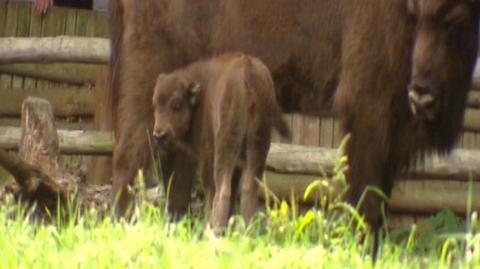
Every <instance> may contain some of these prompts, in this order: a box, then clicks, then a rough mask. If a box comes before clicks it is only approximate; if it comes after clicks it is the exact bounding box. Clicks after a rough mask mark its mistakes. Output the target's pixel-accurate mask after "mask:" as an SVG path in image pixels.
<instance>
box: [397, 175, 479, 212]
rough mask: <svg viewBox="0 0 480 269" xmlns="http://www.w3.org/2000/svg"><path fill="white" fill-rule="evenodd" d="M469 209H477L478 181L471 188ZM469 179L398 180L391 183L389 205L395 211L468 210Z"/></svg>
mask: <svg viewBox="0 0 480 269" xmlns="http://www.w3.org/2000/svg"><path fill="white" fill-rule="evenodd" d="M471 191H472V193H473V195H472V198H473V199H472V205H471V206H472V210H474V211H478V210H480V195H478V194H480V183H479V182H474V183H473V184H472V189H471ZM468 192H469V183H468V182H458V181H445V180H425V181H409V180H402V181H397V182H395V184H394V187H393V192H392V197H391V198H390V205H389V207H390V209H391V210H393V211H396V212H436V211H439V210H441V209H443V208H449V209H451V210H452V211H454V212H456V213H465V212H466V211H467V197H468Z"/></svg>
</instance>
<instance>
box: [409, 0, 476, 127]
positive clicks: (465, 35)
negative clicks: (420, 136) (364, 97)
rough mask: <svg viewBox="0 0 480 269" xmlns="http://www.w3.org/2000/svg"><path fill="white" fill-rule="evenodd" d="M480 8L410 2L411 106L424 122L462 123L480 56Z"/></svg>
mask: <svg viewBox="0 0 480 269" xmlns="http://www.w3.org/2000/svg"><path fill="white" fill-rule="evenodd" d="M478 2H479V1H478V0H407V3H408V11H409V13H410V15H411V16H412V19H413V20H414V23H415V26H416V32H415V38H414V44H413V59H412V74H411V81H410V84H409V86H408V101H409V105H410V109H411V112H412V113H413V115H414V117H415V118H417V119H419V120H420V121H424V122H437V123H438V122H442V121H444V120H445V119H443V118H444V117H447V118H448V117H450V118H451V119H450V120H448V121H452V122H454V121H461V118H462V117H463V108H464V106H465V101H466V97H467V93H468V90H469V88H470V84H471V77H472V72H473V68H474V65H475V61H476V55H477V46H478V44H477V43H478V13H479V11H478V9H479V7H478V6H479V3H478ZM447 113H449V114H451V115H445V114H447ZM452 113H453V114H452ZM442 124H443V123H442ZM447 125H448V123H447Z"/></svg>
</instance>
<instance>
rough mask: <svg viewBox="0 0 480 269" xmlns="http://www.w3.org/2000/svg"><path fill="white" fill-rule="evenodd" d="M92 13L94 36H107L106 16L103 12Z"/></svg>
mask: <svg viewBox="0 0 480 269" xmlns="http://www.w3.org/2000/svg"><path fill="white" fill-rule="evenodd" d="M93 14H94V22H95V23H94V25H95V32H94V36H96V37H106V38H108V36H109V34H108V33H109V31H108V16H107V14H106V13H105V12H99V11H93Z"/></svg>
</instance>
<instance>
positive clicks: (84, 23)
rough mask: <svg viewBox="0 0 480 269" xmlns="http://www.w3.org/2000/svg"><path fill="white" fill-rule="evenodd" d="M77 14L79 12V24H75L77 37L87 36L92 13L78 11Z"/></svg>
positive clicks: (82, 10)
mask: <svg viewBox="0 0 480 269" xmlns="http://www.w3.org/2000/svg"><path fill="white" fill-rule="evenodd" d="M76 12H77V22H76V24H75V35H76V36H87V32H88V20H89V18H90V11H88V10H84V9H77V10H76Z"/></svg>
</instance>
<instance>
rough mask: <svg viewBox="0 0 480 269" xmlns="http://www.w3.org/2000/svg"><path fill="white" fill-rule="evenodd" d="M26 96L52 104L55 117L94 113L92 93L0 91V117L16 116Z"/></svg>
mask: <svg viewBox="0 0 480 269" xmlns="http://www.w3.org/2000/svg"><path fill="white" fill-rule="evenodd" d="M28 96H35V97H40V98H44V99H46V100H48V101H50V103H51V104H52V107H53V111H54V113H55V115H57V116H73V115H75V116H87V115H88V116H91V115H92V114H93V111H95V103H94V102H95V101H94V91H93V90H92V89H88V88H82V89H72V88H57V89H51V88H48V89H39V88H31V89H24V88H20V89H4V90H2V91H0V115H2V116H18V115H19V114H20V108H21V105H22V102H23V100H24V99H25V98H26V97H28Z"/></svg>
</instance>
